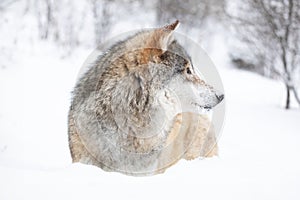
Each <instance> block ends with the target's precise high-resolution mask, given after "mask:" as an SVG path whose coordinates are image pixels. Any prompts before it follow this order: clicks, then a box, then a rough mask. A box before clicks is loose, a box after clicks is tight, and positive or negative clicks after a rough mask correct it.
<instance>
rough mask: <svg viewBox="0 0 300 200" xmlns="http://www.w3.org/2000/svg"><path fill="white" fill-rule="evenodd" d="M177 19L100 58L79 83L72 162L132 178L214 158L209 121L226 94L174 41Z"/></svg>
mask: <svg viewBox="0 0 300 200" xmlns="http://www.w3.org/2000/svg"><path fill="white" fill-rule="evenodd" d="M178 24H179V22H178V20H177V21H175V22H174V23H171V24H169V25H166V26H163V27H159V28H155V29H149V30H143V31H140V32H138V33H136V34H134V35H132V36H130V37H128V38H127V39H125V40H123V41H120V42H117V43H116V44H114V45H113V46H111V47H110V48H109V49H108V50H107V51H106V52H105V53H103V54H102V55H99V57H98V58H97V59H96V61H95V62H94V63H93V65H92V66H91V67H90V68H89V69H88V70H87V71H86V72H85V73H84V74H83V75H82V76H81V77H80V78H79V80H78V81H77V83H76V85H75V88H74V90H73V93H72V101H71V106H70V110H69V115H68V136H69V147H70V152H71V157H72V160H73V162H81V163H85V164H91V165H95V166H98V167H100V168H102V169H103V170H105V171H116V172H120V173H123V174H127V175H132V176H144V175H154V174H158V173H162V172H164V171H165V170H166V169H167V168H168V167H170V166H172V165H174V164H175V163H176V162H177V161H178V160H180V159H182V158H183V159H187V160H190V159H194V158H197V157H199V156H203V157H209V156H214V155H216V154H217V146H216V139H215V136H214V132H213V128H212V126H211V123H210V120H209V118H208V117H207V116H205V115H203V114H201V110H202V111H203V109H204V110H209V109H212V108H213V107H214V106H216V105H217V104H218V103H220V102H221V101H222V100H223V98H224V95H223V94H221V93H219V92H217V91H216V90H215V89H214V88H213V87H212V86H210V85H208V84H207V83H206V82H205V81H204V80H202V79H201V78H200V77H199V76H198V75H197V73H196V70H195V69H194V66H193V64H192V61H191V58H190V57H189V55H188V54H187V52H186V51H185V49H184V47H183V46H181V45H180V44H179V42H178V41H177V40H176V39H175V38H174V37H173V32H174V30H175V28H176V27H177V26H178Z"/></svg>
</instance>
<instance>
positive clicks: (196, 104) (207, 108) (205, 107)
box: [192, 102, 212, 111]
mask: <svg viewBox="0 0 300 200" xmlns="http://www.w3.org/2000/svg"><path fill="white" fill-rule="evenodd" d="M192 105H194V106H197V107H199V108H201V109H205V110H207V111H209V110H210V109H212V107H211V106H201V105H200V104H198V103H194V102H193V103H192Z"/></svg>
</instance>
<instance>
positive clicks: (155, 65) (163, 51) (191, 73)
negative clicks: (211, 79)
mask: <svg viewBox="0 0 300 200" xmlns="http://www.w3.org/2000/svg"><path fill="white" fill-rule="evenodd" d="M178 24H179V22H178V21H175V22H174V23H172V24H170V25H167V26H164V27H162V28H158V29H153V30H149V31H145V32H141V33H139V34H137V35H135V36H133V37H132V38H130V39H129V40H128V42H127V43H126V45H127V48H129V49H137V52H139V51H142V53H140V55H141V56H137V58H138V59H137V62H138V63H139V64H141V65H142V67H141V68H142V71H143V72H141V68H140V69H139V70H137V72H138V73H139V75H138V76H139V77H140V80H143V81H145V82H147V83H146V85H147V84H152V86H150V88H153V87H157V88H159V92H157V96H156V99H158V100H159V103H160V104H161V105H164V106H167V107H168V106H170V105H168V104H172V106H175V104H177V105H176V106H175V107H176V110H177V111H176V112H198V111H203V110H210V109H211V108H213V107H214V106H216V105H217V104H218V103H220V102H221V101H222V100H223V99H224V95H223V94H222V93H220V92H218V91H216V90H215V89H214V88H213V87H212V86H211V85H209V84H207V83H206V82H205V81H204V80H203V79H201V78H200V76H199V75H198V74H197V73H196V70H195V68H194V66H193V64H192V61H191V58H190V56H189V55H188V54H187V52H186V51H185V49H184V48H183V47H182V46H181V45H180V44H179V43H178V42H177V41H176V40H175V39H174V37H173V31H174V30H175V28H176V27H177V26H178ZM143 65H144V66H143ZM146 71H147V72H146ZM141 82H142V81H141ZM141 82H140V84H141ZM175 102H176V103H175ZM178 109H179V110H178Z"/></svg>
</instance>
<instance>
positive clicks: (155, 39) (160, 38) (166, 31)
mask: <svg viewBox="0 0 300 200" xmlns="http://www.w3.org/2000/svg"><path fill="white" fill-rule="evenodd" d="M178 25H179V21H178V20H176V21H175V22H173V23H171V24H168V25H166V26H163V27H161V28H158V29H155V30H154V31H153V34H152V35H151V36H150V38H149V40H148V43H147V45H148V46H149V47H150V48H157V49H161V50H162V51H163V52H164V51H166V50H167V47H168V45H169V44H170V43H171V42H172V40H173V37H172V34H173V32H174V30H175V29H176V28H177V27H178Z"/></svg>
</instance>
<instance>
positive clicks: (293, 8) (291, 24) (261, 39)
mask: <svg viewBox="0 0 300 200" xmlns="http://www.w3.org/2000/svg"><path fill="white" fill-rule="evenodd" d="M299 11H300V1H299V0H246V1H240V2H239V3H238V4H236V5H234V6H233V8H231V11H230V9H229V10H227V15H228V16H229V17H230V19H231V20H232V22H233V25H234V29H235V33H236V36H237V38H238V39H239V41H240V44H241V45H244V50H245V49H246V50H245V51H244V53H239V54H240V55H238V56H237V57H238V58H235V60H236V61H238V63H241V61H243V62H244V63H248V64H247V65H243V66H252V67H253V65H254V66H256V67H254V68H256V70H259V68H263V69H264V70H263V74H264V75H266V76H269V77H272V78H278V79H279V80H281V81H282V82H283V83H284V84H285V88H286V103H285V108H286V109H289V108H290V98H291V93H293V94H294V96H295V99H296V101H297V102H298V104H299V105H300V99H299V96H298V93H297V88H296V86H297V84H296V82H297V79H298V78H299V73H300V70H299V68H300V12H299ZM229 13H230V14H229ZM249 63H250V64H249ZM260 71H262V70H260ZM298 81H299V80H298Z"/></svg>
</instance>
